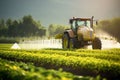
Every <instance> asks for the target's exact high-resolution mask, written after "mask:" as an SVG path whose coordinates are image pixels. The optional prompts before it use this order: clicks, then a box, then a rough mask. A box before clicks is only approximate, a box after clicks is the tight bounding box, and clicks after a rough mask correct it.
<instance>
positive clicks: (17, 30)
mask: <svg viewBox="0 0 120 80" xmlns="http://www.w3.org/2000/svg"><path fill="white" fill-rule="evenodd" d="M45 35H46V29H45V27H43V26H42V25H41V23H40V21H35V20H34V19H33V18H32V16H31V15H27V16H24V17H23V18H22V20H12V19H10V18H9V19H7V20H6V21H5V20H4V19H0V36H4V37H30V36H40V37H42V36H45Z"/></svg>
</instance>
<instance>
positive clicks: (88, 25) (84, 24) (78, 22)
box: [77, 20, 90, 27]
mask: <svg viewBox="0 0 120 80" xmlns="http://www.w3.org/2000/svg"><path fill="white" fill-rule="evenodd" d="M77 26H86V27H90V20H85V21H81V20H78V21H77Z"/></svg>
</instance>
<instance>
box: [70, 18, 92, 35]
mask: <svg viewBox="0 0 120 80" xmlns="http://www.w3.org/2000/svg"><path fill="white" fill-rule="evenodd" d="M69 23H70V25H71V29H72V30H73V32H74V34H77V30H78V28H79V27H89V28H93V17H92V18H75V17H73V19H70V20H69Z"/></svg>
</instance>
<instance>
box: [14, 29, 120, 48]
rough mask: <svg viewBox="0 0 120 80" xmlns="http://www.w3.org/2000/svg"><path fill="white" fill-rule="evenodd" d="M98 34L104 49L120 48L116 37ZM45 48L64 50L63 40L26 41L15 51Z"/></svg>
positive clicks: (102, 33) (101, 32)
mask: <svg viewBox="0 0 120 80" xmlns="http://www.w3.org/2000/svg"><path fill="white" fill-rule="evenodd" d="M96 32H97V33H96V34H97V36H98V37H99V38H100V39H101V41H102V49H111V48H120V43H118V42H117V41H116V39H115V38H114V37H112V36H110V35H109V34H107V33H106V32H104V31H101V30H99V31H96ZM15 45H16V44H15ZM15 45H14V46H13V48H14V47H15ZM18 46H19V48H18ZM13 48H12V49H13ZM43 48H59V49H62V40H61V39H37V40H26V41H22V42H20V43H19V44H17V46H16V47H15V48H14V49H43ZM85 48H86V47H85ZM87 48H88V49H92V46H88V47H87Z"/></svg>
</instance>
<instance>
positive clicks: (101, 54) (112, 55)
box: [2, 50, 120, 63]
mask: <svg viewBox="0 0 120 80" xmlns="http://www.w3.org/2000/svg"><path fill="white" fill-rule="evenodd" d="M2 51H3V50H2ZM8 52H15V51H13V50H8ZM18 52H20V53H21V50H17V53H18ZM22 52H24V53H26V52H27V53H33V54H51V55H54V54H58V55H64V56H75V57H94V58H97V59H104V60H108V61H113V62H118V63H120V58H119V57H120V50H119V51H117V52H115V51H114V52H113V51H112V50H103V51H100V50H91V51H90V50H86V51H85V50H81V51H62V50H61V51H60V50H39V51H35V50H32V51H29V50H22Z"/></svg>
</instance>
